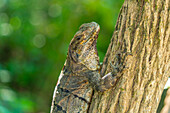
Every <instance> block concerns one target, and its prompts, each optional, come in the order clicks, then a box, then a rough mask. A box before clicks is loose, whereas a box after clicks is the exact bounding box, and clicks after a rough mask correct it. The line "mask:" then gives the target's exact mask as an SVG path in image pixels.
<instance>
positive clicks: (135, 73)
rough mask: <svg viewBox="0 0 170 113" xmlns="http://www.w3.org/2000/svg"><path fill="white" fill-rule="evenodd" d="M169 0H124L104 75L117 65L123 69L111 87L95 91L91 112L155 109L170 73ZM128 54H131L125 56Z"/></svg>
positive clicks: (139, 112)
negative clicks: (100, 91) (103, 90)
mask: <svg viewBox="0 0 170 113" xmlns="http://www.w3.org/2000/svg"><path fill="white" fill-rule="evenodd" d="M169 2H170V1H169V0H145V1H144V0H125V2H124V4H123V6H122V8H121V11H120V14H119V17H118V20H117V25H116V27H115V31H114V33H113V37H112V40H111V43H110V45H109V49H108V51H107V54H106V56H105V59H104V62H105V64H106V66H105V69H103V70H102V74H104V73H105V74H106V73H108V72H111V71H112V67H113V66H117V64H119V66H120V67H122V68H124V71H121V72H120V73H119V74H118V75H119V76H120V78H119V79H118V80H117V83H116V85H115V86H114V87H113V88H112V89H110V90H108V91H105V92H104V93H99V92H95V93H94V96H93V99H92V103H91V106H90V109H89V112H90V113H127V112H128V113H154V112H156V110H157V107H158V104H159V101H160V98H161V94H162V91H163V89H164V86H165V83H166V81H167V79H168V77H169V76H170V69H169V66H170V59H169V56H170V50H169V48H170V43H169V42H170V40H169V37H170V36H169V34H170V24H169V22H170V18H169V17H170V14H169V8H170V7H169V5H170V3H169ZM129 53H130V54H131V57H126V56H127V54H129ZM117 56H119V57H120V59H119V60H117V58H116V57H117ZM105 64H104V65H105Z"/></svg>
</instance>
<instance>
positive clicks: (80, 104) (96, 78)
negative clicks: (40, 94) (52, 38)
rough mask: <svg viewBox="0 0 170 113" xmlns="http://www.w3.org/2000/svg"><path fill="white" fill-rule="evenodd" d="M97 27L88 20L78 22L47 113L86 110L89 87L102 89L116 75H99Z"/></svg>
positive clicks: (91, 93) (90, 90)
mask: <svg viewBox="0 0 170 113" xmlns="http://www.w3.org/2000/svg"><path fill="white" fill-rule="evenodd" d="M99 30H100V27H99V25H98V24H97V23H95V22H91V23H86V24H83V25H81V26H80V28H79V31H78V32H77V33H76V34H75V35H74V37H73V39H72V40H71V42H70V45H69V49H68V55H67V59H66V62H65V64H64V67H63V69H62V71H61V74H60V77H59V80H58V83H57V86H56V88H55V91H54V95H53V101H52V106H51V113H87V112H88V109H89V106H90V101H91V99H92V95H93V91H94V90H97V91H101V92H103V91H105V90H107V89H109V88H110V87H112V86H113V85H114V83H115V81H116V78H114V77H113V76H112V74H111V73H109V74H107V75H105V76H104V77H102V78H101V76H100V64H99V57H98V53H97V49H96V42H97V38H98V33H99Z"/></svg>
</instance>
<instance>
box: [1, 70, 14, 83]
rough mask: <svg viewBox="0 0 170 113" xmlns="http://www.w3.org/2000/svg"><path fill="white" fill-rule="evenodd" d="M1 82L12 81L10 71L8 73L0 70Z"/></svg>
mask: <svg viewBox="0 0 170 113" xmlns="http://www.w3.org/2000/svg"><path fill="white" fill-rule="evenodd" d="M0 81H1V82H4V83H6V82H10V81H11V78H10V73H9V71H7V70H0Z"/></svg>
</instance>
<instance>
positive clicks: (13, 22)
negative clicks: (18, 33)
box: [10, 17, 21, 29]
mask: <svg viewBox="0 0 170 113" xmlns="http://www.w3.org/2000/svg"><path fill="white" fill-rule="evenodd" d="M10 24H11V25H12V27H13V28H14V29H19V28H20V26H21V20H20V18H18V17H13V18H11V19H10Z"/></svg>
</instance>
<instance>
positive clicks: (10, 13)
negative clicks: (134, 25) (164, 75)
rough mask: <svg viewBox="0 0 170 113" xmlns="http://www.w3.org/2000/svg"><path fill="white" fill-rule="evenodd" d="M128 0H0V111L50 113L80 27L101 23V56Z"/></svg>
mask: <svg viewBox="0 0 170 113" xmlns="http://www.w3.org/2000/svg"><path fill="white" fill-rule="evenodd" d="M122 4H123V0H119V1H117V0H81V1H79V0H0V113H38V112H41V113H47V112H49V110H50V105H51V99H52V95H53V90H54V87H55V84H56V82H57V78H58V75H59V73H60V71H61V69H62V66H63V64H64V61H65V59H66V55H67V49H68V45H69V42H70V40H71V39H72V37H73V36H74V33H75V32H76V31H77V30H78V28H79V26H80V25H81V24H83V23H87V22H91V21H95V22H97V23H99V24H100V27H101V31H100V34H99V39H98V44H97V48H98V51H99V56H100V60H101V61H102V59H103V57H104V55H105V52H106V50H107V47H108V45H109V42H110V39H111V36H112V33H113V31H114V26H115V23H116V20H117V17H118V13H119V10H120V7H121V5H122Z"/></svg>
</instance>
